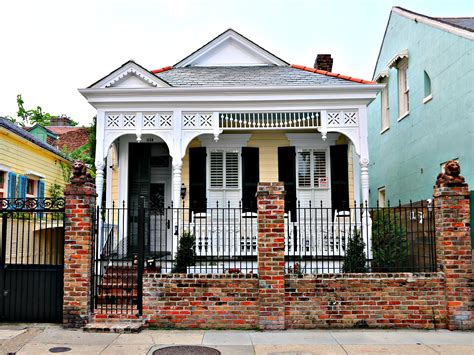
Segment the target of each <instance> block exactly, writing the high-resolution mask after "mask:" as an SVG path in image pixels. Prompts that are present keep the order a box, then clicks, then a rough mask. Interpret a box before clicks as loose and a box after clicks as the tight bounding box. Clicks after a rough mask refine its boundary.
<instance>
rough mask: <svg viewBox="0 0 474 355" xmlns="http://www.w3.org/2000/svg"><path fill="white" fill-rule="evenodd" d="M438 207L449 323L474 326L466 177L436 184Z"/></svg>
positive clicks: (458, 326) (439, 253)
mask: <svg viewBox="0 0 474 355" xmlns="http://www.w3.org/2000/svg"><path fill="white" fill-rule="evenodd" d="M433 196H434V200H435V207H436V208H435V210H436V215H435V218H436V222H435V223H436V262H437V265H438V269H439V270H440V271H442V272H443V273H444V276H445V285H446V286H445V295H446V303H447V326H448V329H451V330H467V329H473V327H474V324H473V323H474V322H473V319H474V317H473V303H474V300H473V288H474V286H473V275H472V246H471V233H470V230H471V229H470V215H469V188H468V185H467V184H466V183H465V182H464V178H462V177H461V179H458V181H451V182H449V181H448V182H444V181H442V180H441V179H438V181H437V183H436V185H435V187H434V193H433Z"/></svg>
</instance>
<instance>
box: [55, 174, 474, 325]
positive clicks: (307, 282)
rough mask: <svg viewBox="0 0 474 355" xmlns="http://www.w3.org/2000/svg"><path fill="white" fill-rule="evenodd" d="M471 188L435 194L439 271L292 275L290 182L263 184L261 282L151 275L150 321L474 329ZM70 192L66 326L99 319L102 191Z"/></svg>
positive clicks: (146, 297) (439, 189) (146, 302)
mask: <svg viewBox="0 0 474 355" xmlns="http://www.w3.org/2000/svg"><path fill="white" fill-rule="evenodd" d="M467 190H468V189H467V186H466V185H465V184H464V185H459V184H458V185H443V184H437V186H436V188H435V191H434V197H435V204H437V205H438V206H440V208H439V211H438V212H437V214H436V239H437V262H438V265H439V271H438V272H435V273H422V274H414V273H399V274H390V273H384V274H381V273H377V274H375V273H369V274H321V275H294V274H293V275H286V276H285V274H284V267H285V262H284V233H283V232H284V231H283V215H284V189H283V184H282V183H261V184H259V186H258V191H257V199H258V268H259V274H258V276H257V275H227V274H222V275H185V274H159V273H153V272H145V275H144V287H143V316H144V317H145V319H146V320H147V321H148V323H149V324H151V325H154V326H157V327H167V328H170V327H173V328H219V329H221V328H225V329H241V328H242V329H252V328H259V329H284V328H329V327H331V328H354V327H371V328H408V327H410V328H423V329H433V328H448V329H473V306H472V295H473V292H472V291H473V290H472V287H473V286H472V269H471V260H472V255H471V243H470V238H469V232H470V226H469V223H470V221H469V200H468V198H469V197H468V196H467ZM67 191H68V194H67V196H66V199H69V201H68V202H66V210H67V211H69V212H67V213H68V218H70V217H72V219H71V220H72V221H74V223H72V222H68V223H67V224H66V242H65V249H66V250H65V270H66V271H65V293H64V300H65V302H64V314H65V323H66V324H72V325H81V324H83V323H84V322H86V321H87V319H88V316H89V313H88V312H89V300H88V298H87V297H90V287H89V286H88V285H87V282H86V281H87V280H88V281H90V276H91V275H90V254H87V253H91V252H92V249H91V248H90V245H91V243H92V241H91V238H90V237H89V238H88V237H87V233H90V230H91V225H90V219H87V218H86V217H85V216H86V215H87V213H90V212H91V211H90V206H91V205H89V203H90V202H91V201H90V199H91V196H92V192H91V191H90V190H87V189H86V190H80V189H78V188H77V187H76V188H72V189H71V188H69V189H68V190H67ZM466 201H467V202H466ZM437 210H438V209H437ZM78 218H79V219H81V218H83V220H82V222H81V221H80V220H79V219H78ZM77 223H79V224H77ZM81 223H82V224H81ZM81 226H82V227H83V229H81V228H82V227H81ZM89 236H90V234H89ZM87 266H88V267H87ZM72 270H74V271H72ZM88 278H89V279H88ZM111 318H112V317H111Z"/></svg>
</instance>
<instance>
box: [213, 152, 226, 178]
mask: <svg viewBox="0 0 474 355" xmlns="http://www.w3.org/2000/svg"><path fill="white" fill-rule="evenodd" d="M210 159H211V162H210V170H211V174H210V180H211V181H210V183H211V187H224V152H211V157H210Z"/></svg>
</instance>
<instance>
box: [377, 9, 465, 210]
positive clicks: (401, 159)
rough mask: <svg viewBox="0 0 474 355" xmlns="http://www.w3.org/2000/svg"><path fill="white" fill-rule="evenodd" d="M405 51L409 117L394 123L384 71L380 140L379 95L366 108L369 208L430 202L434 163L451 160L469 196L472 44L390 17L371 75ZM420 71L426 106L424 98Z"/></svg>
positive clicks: (394, 80) (393, 74) (393, 101)
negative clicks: (384, 126)
mask: <svg viewBox="0 0 474 355" xmlns="http://www.w3.org/2000/svg"><path fill="white" fill-rule="evenodd" d="M404 49H408V55H409V58H408V63H409V64H408V87H409V99H410V113H409V115H408V116H406V117H405V118H403V119H402V120H400V121H398V118H399V113H398V90H397V89H398V76H397V75H398V73H397V69H396V68H392V69H389V83H388V89H389V107H390V129H388V130H387V131H385V132H384V133H381V94H379V95H378V97H377V99H376V100H374V101H373V102H372V103H371V104H370V106H369V109H368V116H369V155H370V165H369V176H370V203H371V204H372V205H373V204H375V203H376V200H377V197H378V191H377V190H378V188H379V187H382V186H385V189H386V191H385V194H386V199H389V200H390V201H391V202H397V203H398V201H399V200H401V202H402V203H406V202H408V201H409V200H413V201H418V200H421V199H426V198H430V197H431V196H432V192H433V185H434V182H435V180H436V176H437V174H438V173H440V171H441V163H443V162H445V161H447V160H449V159H455V158H457V159H459V163H460V165H461V170H462V175H464V177H465V178H466V181H467V182H468V184H469V185H470V187H471V190H473V189H474V41H472V40H469V39H466V38H464V37H461V36H458V35H455V34H452V33H449V32H446V31H443V30H440V29H437V28H434V27H431V26H429V25H426V24H422V23H420V22H418V23H416V22H415V21H413V20H410V19H408V18H405V17H404V16H401V15H399V14H397V13H393V12H392V13H391V16H390V19H389V23H388V27H387V31H386V35H385V40H384V43H383V45H382V49H381V53H380V57H379V60H378V62H377V65H376V69H375V75H374V76H376V75H377V74H378V73H380V72H381V71H383V70H386V69H387V64H388V63H389V61H390V60H391V59H392V58H394V57H395V56H396V55H397V53H399V52H401V51H403V50H404ZM424 71H426V72H427V73H428V75H429V76H430V78H431V88H432V95H433V98H432V100H430V101H428V102H426V103H423V99H424V97H425V93H424V89H425V84H424V83H425V82H424Z"/></svg>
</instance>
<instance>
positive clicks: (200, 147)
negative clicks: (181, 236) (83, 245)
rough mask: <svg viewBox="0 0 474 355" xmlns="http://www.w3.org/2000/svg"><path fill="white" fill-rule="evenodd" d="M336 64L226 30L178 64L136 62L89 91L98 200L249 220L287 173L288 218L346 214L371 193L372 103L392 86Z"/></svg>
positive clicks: (193, 215) (293, 220) (191, 215)
mask: <svg viewBox="0 0 474 355" xmlns="http://www.w3.org/2000/svg"><path fill="white" fill-rule="evenodd" d="M318 59H327V57H325V56H321V57H319V56H318ZM330 62H331V63H330V64H329V67H328V66H327V63H323V62H322V61H321V63H318V60H317V61H316V63H315V65H316V68H313V67H304V66H299V65H290V64H289V63H287V62H286V61H284V60H283V59H281V58H279V57H277V56H276V55H274V54H272V53H270V52H269V51H267V50H266V49H264V48H262V47H260V46H259V45H257V44H256V43H254V42H252V41H251V40H249V39H248V38H246V37H244V36H242V35H241V34H239V33H238V32H236V31H234V30H232V29H229V30H227V31H225V32H223V33H222V34H220V35H218V36H217V37H216V38H214V39H212V40H211V41H210V42H208V43H207V44H205V45H204V46H202V47H201V48H199V49H197V50H195V51H193V52H192V53H191V54H189V55H188V56H187V57H186V58H184V59H182V60H180V61H179V62H177V63H176V64H175V65H173V66H170V67H165V68H162V69H158V70H148V69H145V68H144V67H142V66H141V65H139V64H138V63H136V62H134V61H128V62H127V63H125V64H123V65H122V66H121V67H119V68H117V69H116V70H114V71H112V72H111V73H110V74H108V75H106V76H105V77H104V78H102V79H100V80H98V81H97V82H95V83H94V84H92V85H91V86H89V87H88V88H85V89H80V90H79V91H80V93H81V94H82V95H83V96H84V97H85V98H86V99H87V100H88V101H89V103H90V104H91V105H92V106H94V108H96V109H97V147H96V162H95V163H96V168H97V175H96V185H97V189H98V203H99V205H102V203H103V202H105V206H106V207H111V206H112V204H114V205H115V206H118V205H120V206H125V207H128V208H130V207H131V206H134V205H135V206H136V205H137V204H138V199H139V197H140V196H143V198H144V199H145V203H146V204H147V205H149V206H153V207H154V208H155V209H157V210H163V209H164V208H166V207H167V206H169V205H171V204H173V207H174V208H185V209H187V213H188V218H190V219H191V222H190V223H194V222H195V218H201V219H202V218H204V219H206V218H207V219H209V212H208V210H207V209H208V208H211V207H212V208H214V207H216V206H219V207H226V208H229V207H230V208H240V209H241V214H240V216H239V218H240V217H241V216H242V215H244V216H250V217H252V216H254V213H255V211H256V197H255V192H256V188H257V184H258V182H260V181H262V182H272V181H282V182H284V184H285V189H286V196H285V210H286V212H287V213H288V223H297V219H298V211H297V209H298V208H299V207H301V208H302V207H309V206H310V205H311V206H313V207H321V206H322V207H323V208H326V209H328V211H329V213H325V214H324V217H323V218H324V219H325V220H331V221H333V220H334V218H335V217H337V216H341V215H342V216H345V217H347V216H348V215H347V214H344V211H348V210H349V207H350V206H354V203H355V204H356V205H359V204H360V203H362V202H363V201H367V200H368V194H369V176H368V163H369V156H368V142H367V105H368V104H369V103H370V102H371V101H372V100H374V98H375V97H376V95H377V93H378V92H379V91H380V90H381V88H382V87H383V85H380V84H376V83H374V82H370V81H365V80H362V79H356V78H352V77H349V76H344V75H340V74H335V73H332V72H331V67H332V59H331V60H330ZM104 183H105V186H106V188H105V190H104V189H103V186H104ZM341 211H342V212H343V213H342V214H341ZM314 213H315V215H314V216H313V217H314V218H316V219H318V218H319V217H318V215H317V214H316V212H314ZM234 216H235V213H234ZM226 218H227V219H229V218H231V217H230V216H227V217H226ZM172 223H173V224H175V223H178V222H176V218H175V219H174V221H173V222H172ZM152 224H153V223H152ZM210 224H211V223H210V222H209V223H206V227H203V228H211V227H209V226H208V225H210ZM159 228H163V227H159ZM159 228H158V229H159ZM168 228H169V226H168ZM176 228H178V226H175V229H176ZM255 228H256V226H255ZM171 229H172V230H173V228H171ZM153 230H154V228H153V227H150V231H153ZM288 230H291V233H293V231H294V230H295V229H294V228H288ZM253 233H254V232H251V234H252V235H253ZM308 233H309V234H310V232H308ZM308 233H307V234H308ZM175 234H176V233H175ZM317 237H319V236H315V238H317ZM167 238H171V237H169V236H168V237H167ZM212 238H219V236H217V235H216V236H214V235H213V237H212ZM156 243H157V244H160V248H161V247H162V244H163V243H164V242H163V240H162V241H161V242H156ZM170 244H172V243H171V242H170ZM174 244H175V245H176V243H174ZM310 244H311V245H313V243H310ZM304 245H305V244H304V243H303V245H302V247H304ZM306 245H308V244H306ZM221 246H222V247H224V246H225V243H221ZM314 246H315V248H319V247H320V246H318V243H317V242H315V243H314ZM155 248H156V245H155Z"/></svg>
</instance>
